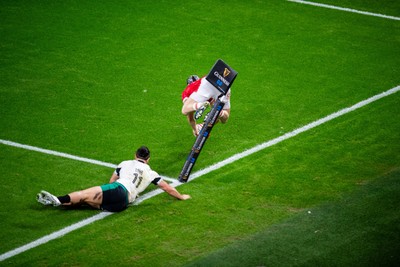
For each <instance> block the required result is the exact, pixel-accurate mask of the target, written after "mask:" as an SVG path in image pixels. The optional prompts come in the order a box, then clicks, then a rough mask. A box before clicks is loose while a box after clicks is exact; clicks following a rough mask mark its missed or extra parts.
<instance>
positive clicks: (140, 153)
mask: <svg viewBox="0 0 400 267" xmlns="http://www.w3.org/2000/svg"><path fill="white" fill-rule="evenodd" d="M136 157H138V158H140V159H144V160H148V159H149V158H150V150H149V148H148V147H147V146H141V147H139V148H138V150H136Z"/></svg>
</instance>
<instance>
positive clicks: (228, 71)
mask: <svg viewBox="0 0 400 267" xmlns="http://www.w3.org/2000/svg"><path fill="white" fill-rule="evenodd" d="M230 73H231V71H230V70H228V68H225V69H224V77H226V76H228V75H229V74H230Z"/></svg>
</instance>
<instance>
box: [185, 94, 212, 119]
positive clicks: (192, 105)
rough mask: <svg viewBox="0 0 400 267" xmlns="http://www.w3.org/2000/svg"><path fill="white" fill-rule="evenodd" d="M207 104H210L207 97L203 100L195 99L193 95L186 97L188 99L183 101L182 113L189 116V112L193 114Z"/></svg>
mask: <svg viewBox="0 0 400 267" xmlns="http://www.w3.org/2000/svg"><path fill="white" fill-rule="evenodd" d="M206 105H209V102H208V101H207V99H205V100H203V101H201V100H200V101H197V100H195V99H193V98H192V97H188V98H186V100H185V101H184V102H183V106H182V114H183V115H185V116H188V115H189V114H193V112H195V111H196V110H198V109H200V108H201V107H204V106H206Z"/></svg>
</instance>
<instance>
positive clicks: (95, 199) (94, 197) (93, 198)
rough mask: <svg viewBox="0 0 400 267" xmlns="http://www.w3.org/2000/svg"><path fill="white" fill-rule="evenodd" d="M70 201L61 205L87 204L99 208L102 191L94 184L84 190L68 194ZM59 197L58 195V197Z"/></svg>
mask: <svg viewBox="0 0 400 267" xmlns="http://www.w3.org/2000/svg"><path fill="white" fill-rule="evenodd" d="M68 196H69V198H70V201H69V202H65V203H62V205H80V204H87V205H89V206H91V207H93V208H96V209H100V205H101V203H102V201H103V191H102V190H101V187H100V186H94V187H91V188H88V189H85V190H81V191H76V192H72V193H69V194H68ZM60 198H61V197H59V199H60Z"/></svg>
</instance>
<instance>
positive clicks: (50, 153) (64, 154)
mask: <svg viewBox="0 0 400 267" xmlns="http://www.w3.org/2000/svg"><path fill="white" fill-rule="evenodd" d="M0 143H1V144H4V145H7V146H13V147H18V148H23V149H26V150H31V151H36V152H40V153H44V154H48V155H52V156H57V157H62V158H67V159H73V160H77V161H83V162H87V163H91V164H95V165H100V166H105V167H110V168H116V167H117V165H115V164H111V163H107V162H102V161H99V160H94V159H88V158H83V157H78V156H74V155H71V154H67V153H62V152H57V151H54V150H49V149H44V148H40V147H35V146H29V145H24V144H19V143H15V142H12V141H8V140H2V139H0Z"/></svg>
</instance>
